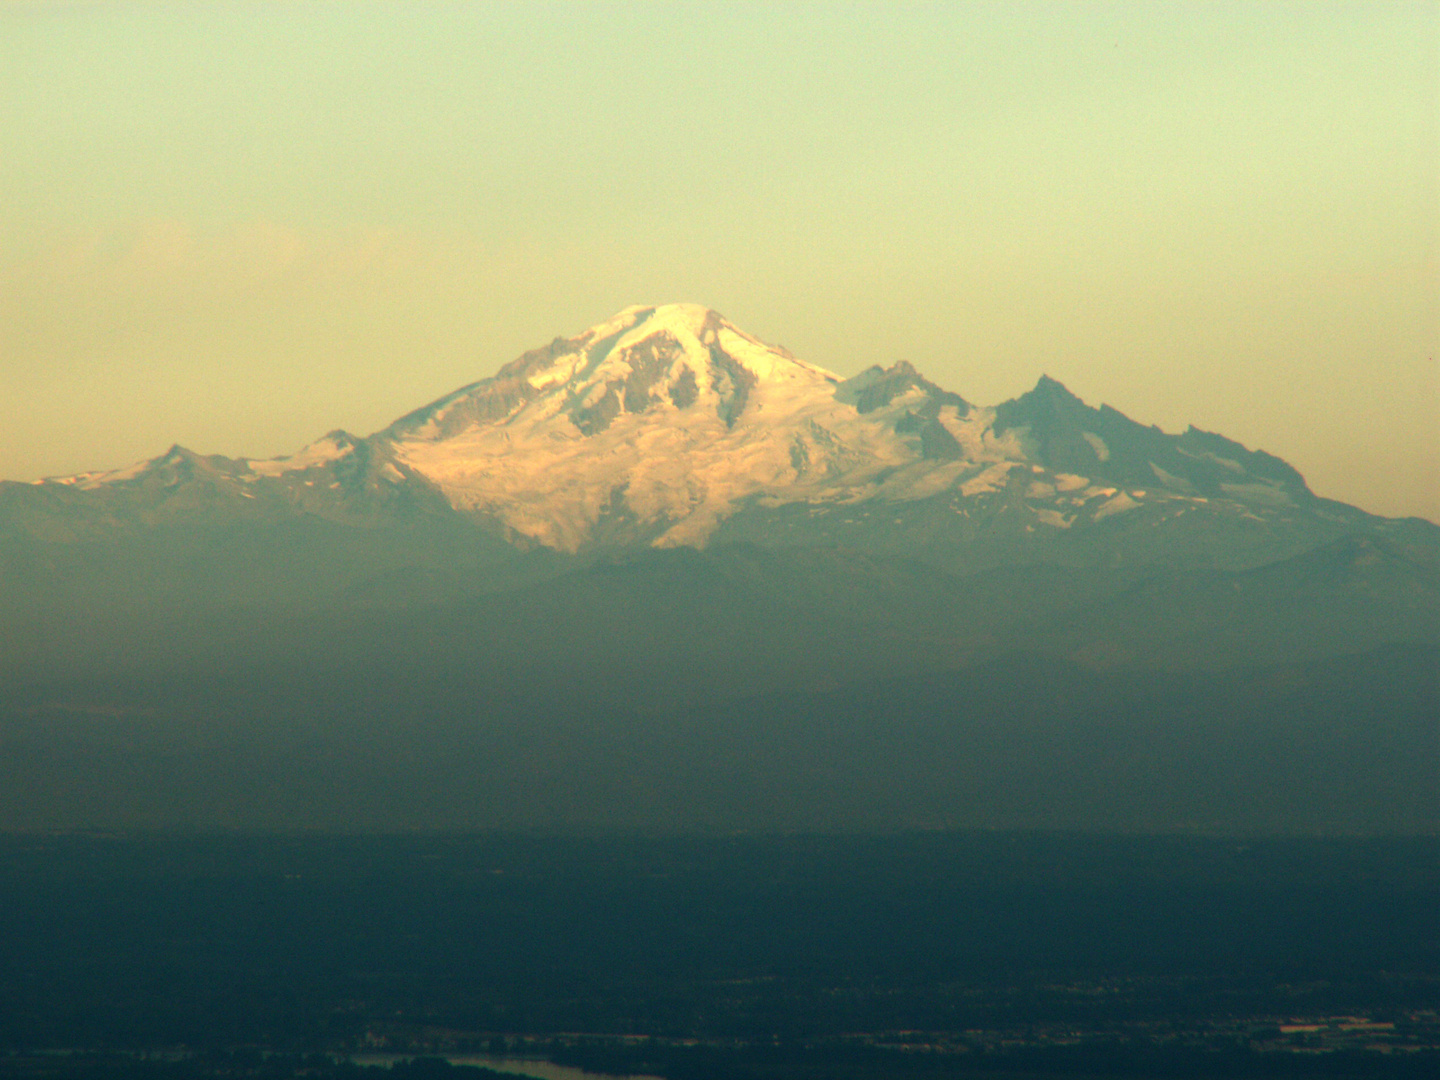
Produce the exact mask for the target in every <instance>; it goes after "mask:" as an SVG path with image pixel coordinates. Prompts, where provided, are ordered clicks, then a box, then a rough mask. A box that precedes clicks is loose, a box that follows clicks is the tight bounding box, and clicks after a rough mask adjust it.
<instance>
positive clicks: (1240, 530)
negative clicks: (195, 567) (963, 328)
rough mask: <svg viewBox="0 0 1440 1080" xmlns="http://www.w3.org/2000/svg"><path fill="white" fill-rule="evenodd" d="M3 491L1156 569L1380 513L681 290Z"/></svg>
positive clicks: (590, 543) (609, 537) (1253, 467)
mask: <svg viewBox="0 0 1440 1080" xmlns="http://www.w3.org/2000/svg"><path fill="white" fill-rule="evenodd" d="M7 487H8V488H9V490H7V491H5V492H4V506H5V509H6V510H7V511H9V514H8V516H9V519H10V520H9V525H10V528H11V529H12V530H13V529H15V528H16V527H17V525H16V523H17V521H19V522H20V525H19V527H21V528H24V519H25V518H26V517H27V516H28V517H30V518H31V519H32V521H34V522H35V524H33V525H32V526H31V527H32V528H34V529H41V530H49V531H51V532H55V531H59V532H61V533H62V534H63V533H65V532H66V531H67V530H73V532H74V533H75V534H77V535H83V534H93V533H94V532H95V531H96V530H103V529H107V528H114V527H117V526H124V525H136V526H153V525H156V524H161V523H167V522H181V521H196V520H201V519H204V518H207V517H211V518H213V517H216V516H231V517H234V518H237V519H240V520H247V521H249V520H257V519H263V518H276V517H284V516H287V515H297V514H299V515H312V516H316V517H319V518H323V519H326V520H330V521H336V522H341V523H346V524H373V523H376V522H380V521H395V520H413V519H416V518H424V517H430V518H432V519H434V518H443V517H454V518H457V519H460V520H464V521H465V522H466V523H468V524H472V525H474V526H477V527H479V528H480V529H482V530H484V531H487V532H489V533H490V534H492V535H495V536H498V537H501V538H503V539H504V540H505V541H506V542H508V543H510V544H512V545H516V546H519V547H522V548H523V547H532V546H543V547H547V548H551V549H554V550H557V551H562V552H566V553H571V554H574V553H578V552H583V551H591V550H598V549H606V548H612V549H613V548H617V547H633V546H637V545H648V546H654V547H673V546H681V545H684V546H693V547H704V546H706V545H707V544H710V543H713V542H717V541H723V540H727V539H744V540H752V541H756V542H760V543H767V544H774V543H797V542H798V543H806V542H811V543H813V542H842V543H847V544H849V543H853V544H857V545H859V546H862V547H870V546H877V545H878V546H880V547H882V548H889V549H893V548H894V547H895V546H896V545H897V544H899V545H901V546H907V545H908V546H911V547H914V546H916V545H921V546H924V547H925V548H927V549H929V550H930V552H931V554H932V555H938V556H939V557H941V558H942V559H943V558H945V557H947V556H948V557H950V558H954V557H955V555H956V554H957V552H959V551H960V550H961V549H967V548H968V549H970V550H971V551H972V552H979V551H982V550H985V551H991V549H993V548H994V546H995V545H994V544H993V542H992V543H991V545H990V548H987V547H986V541H987V540H990V541H993V540H994V539H995V537H993V536H988V535H987V534H993V533H996V532H997V531H998V534H999V537H1000V538H1001V543H1002V545H1003V546H1005V547H1010V546H1011V545H1013V544H1014V543H1016V542H1025V541H1026V537H1025V534H1039V535H1040V536H1041V537H1044V536H1047V535H1051V536H1053V535H1054V534H1059V533H1062V532H1066V531H1071V530H1074V531H1075V532H1076V533H1077V534H1084V535H1086V536H1088V535H1089V534H1090V533H1092V532H1093V531H1094V530H1095V529H1096V528H1103V529H1104V530H1105V531H1104V533H1103V534H1102V535H1103V544H1104V546H1105V547H1106V548H1107V551H1106V553H1105V555H1104V557H1105V558H1113V557H1114V554H1115V552H1116V550H1119V549H1120V548H1125V547H1126V546H1127V545H1129V546H1130V547H1135V548H1136V550H1137V552H1143V553H1142V554H1140V555H1139V557H1141V558H1142V559H1153V558H1157V557H1160V556H1158V555H1157V554H1156V551H1157V550H1158V549H1157V546H1156V545H1153V544H1150V543H1148V541H1149V536H1146V537H1144V538H1143V540H1142V541H1141V542H1140V543H1139V544H1138V545H1137V544H1135V543H1133V541H1134V540H1136V539H1137V538H1134V537H1129V536H1126V535H1124V534H1128V533H1133V532H1135V531H1137V530H1138V531H1139V532H1141V533H1153V530H1154V529H1155V527H1157V526H1160V525H1165V526H1167V528H1166V529H1165V532H1166V533H1167V535H1168V534H1173V535H1175V536H1183V537H1185V541H1184V542H1185V543H1186V544H1187V545H1188V546H1189V547H1190V548H1193V549H1194V550H1193V552H1189V553H1187V554H1186V555H1185V556H1184V557H1188V558H1205V559H1210V560H1213V561H1215V562H1216V563H1217V564H1220V565H1236V566H1241V565H1256V564H1258V563H1260V562H1263V561H1267V560H1269V559H1271V558H1274V557H1276V556H1278V555H1282V554H1293V553H1295V552H1298V551H1300V550H1304V549H1306V548H1308V547H1310V546H1313V544H1314V543H1316V542H1320V541H1323V540H1329V539H1333V538H1335V537H1336V536H1339V535H1341V534H1342V533H1343V532H1344V531H1345V530H1346V529H1348V528H1351V527H1353V526H1354V525H1356V524H1357V523H1359V522H1364V521H1367V520H1368V521H1369V523H1370V524H1371V525H1377V524H1378V522H1376V521H1375V520H1374V519H1367V518H1366V515H1363V514H1361V513H1360V512H1359V511H1356V510H1354V509H1353V508H1350V507H1345V506H1342V505H1340V504H1336V503H1332V502H1328V501H1326V500H1322V499H1318V498H1316V497H1315V496H1314V495H1313V494H1312V493H1311V492H1310V490H1309V489H1308V488H1307V487H1306V485H1305V482H1304V480H1303V478H1302V477H1301V476H1300V475H1299V474H1298V473H1297V472H1296V471H1295V470H1294V469H1292V468H1290V467H1289V466H1288V465H1286V464H1285V463H1284V462H1282V461H1280V460H1279V459H1278V458H1274V457H1271V456H1270V455H1268V454H1265V453H1261V452H1255V451H1249V450H1246V449H1245V448H1244V447H1242V446H1240V445H1239V444H1237V443H1234V442H1232V441H1230V440H1228V439H1226V438H1224V437H1222V436H1219V435H1213V434H1210V433H1207V432H1202V431H1199V430H1196V429H1194V428H1191V429H1189V430H1187V431H1185V432H1184V433H1182V434H1180V435H1167V434H1165V433H1163V432H1161V431H1160V430H1159V429H1157V428H1153V427H1144V426H1142V425H1140V424H1137V423H1135V422H1133V421H1131V420H1129V419H1128V418H1126V417H1125V416H1123V415H1122V414H1120V413H1118V412H1116V411H1115V410H1113V409H1111V408H1109V407H1108V406H1104V407H1101V408H1099V409H1094V408H1091V407H1089V406H1087V405H1086V404H1084V403H1083V402H1081V401H1080V400H1079V399H1078V398H1076V397H1075V396H1074V395H1072V394H1070V393H1069V392H1068V391H1067V390H1066V389H1065V388H1064V387H1063V386H1061V385H1060V384H1059V383H1058V382H1055V381H1054V380H1052V379H1049V378H1043V379H1041V380H1040V382H1039V383H1038V384H1037V385H1036V387H1035V389H1033V390H1032V391H1030V392H1029V393H1027V394H1024V395H1022V396H1021V397H1019V398H1017V399H1015V400H1013V401H1008V402H1005V403H1004V404H1002V405H1000V406H998V407H996V408H985V407H980V406H976V405H972V404H970V403H969V402H967V401H966V400H965V399H964V398H962V397H960V396H959V395H958V394H954V393H951V392H948V391H945V390H942V389H941V388H940V387H938V386H936V385H935V384H934V383H931V382H929V381H928V380H926V379H925V378H923V377H922V376H921V375H920V374H919V373H918V372H916V371H915V370H914V368H912V367H911V366H910V365H909V364H906V363H904V362H900V363H897V364H895V365H893V366H891V367H890V368H881V367H879V366H876V367H872V368H869V369H868V370H866V371H863V372H861V373H860V374H859V375H857V376H855V377H854V378H851V379H841V378H840V377H839V376H837V375H834V374H832V373H830V372H828V371H826V370H824V369H823V368H820V367H817V366H816V365H814V364H810V363H807V362H805V361H803V360H800V359H797V358H796V357H794V356H791V355H790V354H789V353H788V352H786V351H785V350H783V349H778V348H774V347H771V346H767V345H765V344H763V343H761V342H760V341H758V340H756V339H755V338H753V337H751V336H750V335H748V334H746V333H744V332H743V331H741V330H739V329H737V328H736V327H735V326H733V325H732V324H730V323H729V322H727V321H726V320H725V319H724V318H722V317H721V316H720V315H718V314H716V313H715V312H713V311H709V310H706V309H705V308H702V307H698V306H695V305H689V304H672V305H667V306H664V307H658V308H639V307H637V308H628V309H626V310H625V311H622V312H620V313H619V314H618V315H616V316H615V317H614V318H612V319H610V320H608V321H606V322H604V323H601V324H599V325H598V326H594V327H592V328H590V329H589V330H587V331H585V332H584V333H583V334H580V335H579V336H577V337H573V338H557V339H555V340H554V341H553V342H551V343H550V344H549V345H548V346H546V347H544V348H541V349H536V350H534V351H532V352H529V353H526V354H525V355H524V356H522V357H520V358H519V359H518V360H515V361H514V362H512V363H510V364H507V365H505V366H504V367H502V368H501V369H500V370H499V372H497V373H496V374H495V375H494V376H492V377H490V378H487V379H482V380H480V381H479V382H476V383H473V384H471V385H469V386H465V387H462V388H460V389H459V390H456V391H455V392H453V393H451V394H447V395H446V396H445V397H442V398H440V399H439V400H438V401H435V402H432V403H431V404H429V405H426V406H424V407H423V408H420V409H417V410H415V411H413V412H411V413H408V414H407V415H405V416H403V417H401V418H400V419H398V420H396V421H395V422H394V423H393V424H391V425H390V426H389V427H387V428H385V429H384V430H383V431H380V432H377V433H375V434H374V435H371V436H369V437H368V438H358V437H356V436H353V435H350V434H348V433H346V432H343V431H333V432H331V433H329V434H328V435H326V436H325V437H323V438H321V439H319V440H317V441H316V442H314V443H312V444H311V445H309V446H307V447H305V448H304V449H302V450H301V451H299V452H298V453H296V454H293V455H291V456H289V457H282V458H275V459H271V460H250V459H240V460H230V459H226V458H222V457H218V456H211V457H202V456H200V455H197V454H194V453H191V452H190V451H188V450H185V449H183V448H181V447H178V446H177V447H173V448H171V450H170V451H168V452H167V453H166V454H163V455H161V456H160V457H157V458H154V459H152V460H150V461H146V462H141V463H139V464H137V465H134V466H131V467H129V468H127V469H121V470H117V471H114V472H108V473H87V474H82V475H79V476H72V477H63V478H59V479H54V480H47V481H42V482H40V483H38V484H36V485H32V487H33V488H34V489H38V490H33V491H26V490H24V489H17V488H16V487H15V486H13V485H7ZM1187 518H1188V519H1189V520H1186V519H1187ZM1107 521H1108V522H1110V524H1108V525H1104V524H1103V523H1105V522H1107ZM42 523H43V524H42ZM1202 523H1203V524H1202ZM877 526H878V531H879V532H881V533H883V534H884V536H883V537H874V536H871V535H869V534H871V533H874V532H876V531H877ZM1216 531H1219V532H1220V533H1222V534H1223V535H1222V536H1210V535H1209V534H1213V533H1215V532H1216ZM1207 537H1208V539H1207ZM977 545H978V546H977ZM1059 547H1060V548H1063V549H1066V551H1065V553H1064V554H1063V555H1059V556H1058V557H1062V558H1072V559H1073V558H1079V559H1082V560H1083V559H1085V558H1094V557H1095V554H1094V552H1093V551H1091V552H1088V553H1087V552H1086V551H1085V549H1086V544H1084V543H1083V542H1081V543H1070V544H1063V545H1060V546H1059ZM947 549H948V550H947ZM989 557H991V558H993V551H991V554H990V556H989ZM1049 557H1052V558H1053V557H1057V556H1056V555H1053V554H1052V555H1051V556H1049ZM981 561H983V558H982V560H981Z"/></svg>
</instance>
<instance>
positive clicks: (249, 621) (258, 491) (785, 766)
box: [0, 305, 1440, 831]
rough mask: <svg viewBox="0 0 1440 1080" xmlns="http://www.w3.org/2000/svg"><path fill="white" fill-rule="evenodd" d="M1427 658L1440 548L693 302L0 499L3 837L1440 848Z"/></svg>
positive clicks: (4, 493)
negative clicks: (1070, 835)
mask: <svg viewBox="0 0 1440 1080" xmlns="http://www.w3.org/2000/svg"><path fill="white" fill-rule="evenodd" d="M1437 668H1440V527H1437V526H1435V525H1433V524H1431V523H1429V522H1425V521H1421V520H1418V519H1407V520H1391V519H1384V518H1378V517H1374V516H1372V515H1369V514H1366V513H1364V512H1363V511H1361V510H1358V509H1356V508H1354V507H1350V506H1346V505H1343V504H1340V503H1336V502H1332V501H1330V500H1326V499H1322V498H1319V497H1317V496H1315V495H1314V494H1313V493H1312V492H1311V491H1310V490H1309V488H1308V487H1307V486H1306V484H1305V482H1304V479H1303V478H1302V477H1301V476H1300V475H1299V474H1298V473H1297V472H1296V471H1295V470H1294V469H1293V468H1291V467H1290V466H1289V465H1287V464H1285V462H1283V461H1281V460H1280V459H1278V458H1276V457H1273V456H1271V455H1269V454H1266V453H1263V452H1260V451H1252V450H1248V449H1246V448H1245V447H1243V446H1241V445H1239V444H1238V443H1235V442H1233V441H1231V440H1229V439H1226V438H1224V437H1223V436H1220V435H1215V434H1211V433H1207V432H1203V431H1199V430H1196V429H1194V428H1190V429H1188V430H1186V431H1184V432H1182V433H1180V434H1178V435H1172V434H1167V433H1165V432H1162V431H1160V430H1159V429H1158V428H1154V427H1147V426H1145V425H1143V424H1140V423H1137V422H1135V421H1133V420H1131V419H1129V418H1127V417H1125V416H1123V415H1122V414H1120V413H1119V412H1117V411H1115V410H1114V409H1111V408H1109V407H1107V406H1101V407H1099V408H1094V407H1092V406H1090V405H1087V404H1086V403H1084V402H1082V401H1080V400H1079V399H1078V398H1076V397H1075V396H1074V395H1073V394H1071V393H1070V392H1069V391H1067V390H1066V389H1065V387H1063V386H1062V385H1060V384H1059V383H1058V382H1056V381H1054V380H1053V379H1049V378H1042V379H1041V380H1040V382H1039V383H1038V384H1037V385H1036V386H1035V388H1034V389H1033V390H1031V391H1030V392H1028V393H1026V394H1023V395H1021V396H1020V397H1019V398H1016V399H1014V400H1012V401H1007V402H1004V403H1002V404H1000V405H997V406H994V407H986V406H980V405H976V404H974V403H971V402H969V401H967V400H966V399H964V398H963V397H961V396H959V395H958V394H956V393H953V392H950V391H947V390H944V389H942V388H940V387H939V386H937V385H935V384H934V383H932V382H930V381H928V380H927V379H925V378H924V377H923V376H922V375H921V374H920V373H919V372H917V371H915V370H914V368H912V367H911V366H910V365H908V364H905V363H897V364H894V365H892V366H890V367H888V368H882V367H879V366H876V367H872V368H870V369H868V370H866V371H863V372H861V373H860V374H858V375H856V376H855V377H853V378H849V379H844V378H841V377H839V376H838V375H835V374H833V373H831V372H828V371H826V370H824V369H823V368H820V367H817V366H816V365H814V364H811V363H807V362H805V361H803V360H800V359H797V358H796V357H794V356H791V355H790V354H789V353H788V352H786V351H785V350H783V349H779V348H775V347H771V346H768V345H765V344H764V343H762V342H760V341H758V340H756V339H755V338H753V337H751V336H750V335H748V334H746V333H744V332H743V331H741V330H739V329H738V328H736V327H735V326H733V325H732V324H730V323H729V322H727V321H726V320H725V319H723V318H722V317H721V316H719V315H717V314H716V313H714V312H712V311H709V310H706V309H704V308H701V307H697V306H694V305H669V306H664V307H657V308H638V307H637V308H628V309H626V310H625V311H622V312H620V313H619V314H618V315H616V316H615V317H614V318H612V319H610V320H608V321H606V322H604V323H601V324H599V325H598V326H595V327H592V328H591V329H589V330H587V331H585V332H584V333H582V334H580V335H578V336H576V337H571V338H557V339H555V340H554V341H553V342H551V343H550V344H549V345H548V346H545V347H543V348H540V349H536V350H534V351H532V352H529V353H526V354H525V355H524V356H521V357H520V358H519V359H517V360H515V361H513V362H512V363H510V364H507V365H506V366H504V367H502V368H500V370H499V371H498V372H497V373H496V374H495V375H494V376H492V377H489V378H485V379H481V380H480V381H478V382H475V383H472V384H470V385H468V386H464V387H461V388H460V389H458V390H456V391H454V392H453V393H451V394H448V395H446V396H445V397H442V398H440V399H439V400H437V401H435V402H432V403H431V404H429V405H426V406H424V407H422V408H420V409H416V410H414V411H412V412H410V413H407V414H405V415H404V416H402V417H400V418H399V419H398V420H396V421H395V422H394V423H392V424H390V425H389V426H388V427H386V428H384V429H383V430H381V431H378V432H375V433H374V434H372V435H369V436H367V437H360V436H356V435H352V434H350V433H347V432H344V431H332V432H330V433H329V434H327V435H325V436H324V437H322V438H321V439H318V440H317V441H315V442H314V443H312V444H311V445H309V446H307V447H305V448H303V449H302V450H300V451H299V452H297V453H295V454H292V455H290V456H288V457H281V458H274V459H266V460H257V459H229V458H224V457H220V456H203V455H199V454H195V453H193V452H191V451H189V450H186V449H184V448H182V447H178V446H176V447H172V448H171V449H170V450H169V451H167V452H166V453H164V454H162V455H160V456H158V457H156V458H153V459H151V460H149V461H145V462H141V463H139V464H137V465H134V466H132V467H130V468H127V469H122V470H116V471H112V472H100V473H86V474H82V475H78V476H71V477H63V478H55V479H50V480H46V481H42V482H39V483H33V484H19V483H0V749H3V751H4V753H3V754H0V773H3V775H4V776H5V777H6V779H5V791H6V792H7V793H8V794H6V795H5V796H4V797H3V798H0V827H7V825H8V826H13V827H27V828H28V827H62V826H63V827H74V826H95V825H115V824H129V825H137V824H138V825H147V826H157V827H167V828H168V827H178V826H187V827H207V828H208V827H238V826H242V825H246V824H248V825H251V826H255V827H277V826H287V825H288V826H292V827H293V826H298V827H325V828H342V829H350V828H361V827H367V828H368V827H380V828H417V827H439V826H442V825H443V826H445V827H455V826H466V827H471V826H480V827H487V828H488V827H513V826H521V827H555V828H596V827H605V828H608V827H618V828H647V829H652V828H662V829H664V828H673V829H691V828H719V829H725V828H738V827H745V828H830V827H846V828H895V827H914V826H917V825H933V824H947V825H956V824H960V825H964V824H971V825H977V824H983V825H987V826H989V825H996V824H1007V823H1008V824H1012V825H1014V824H1023V825H1027V826H1029V825H1042V826H1045V827H1052V826H1056V825H1063V824H1065V823H1067V822H1068V823H1070V824H1071V825H1073V826H1075V827H1105V828H1113V827H1125V828H1145V829H1173V828H1182V827H1205V828H1217V829H1226V828H1231V829H1233V828H1241V829H1262V830H1265V829H1272V830H1273V829H1278V830H1282V831H1284V830H1296V829H1299V830H1302V831H1303V830H1306V829H1325V830H1334V829H1345V828H1352V827H1353V828H1382V829H1390V830H1394V829H1399V830H1402V831H1407V830H1408V831H1414V830H1420V831H1433V830H1434V829H1437V828H1440V806H1437V804H1436V801H1435V798H1434V790H1433V785H1432V784H1428V783H1427V782H1426V779H1425V778H1427V777H1430V778H1433V776H1434V775H1436V774H1437V773H1440V725H1437V723H1436V721H1435V717H1436V716H1440V699H1437V689H1436V682H1435V678H1434V673H1435V671H1436V670H1437ZM1097 747H1100V748H1104V747H1108V748H1109V749H1106V750H1098V749H1096V748H1097ZM1097 754H1098V755H1099V756H1098V757H1097ZM1197 770H1198V771H1197ZM1157 777H1158V778H1168V779H1163V780H1162V779H1157ZM1207 791H1208V792H1210V793H1211V794H1210V796H1207V795H1206V792H1207ZM1207 798H1209V799H1210V801H1209V802H1207V801H1206V800H1207ZM1127 807H1129V808H1130V810H1127V809H1126V808H1127ZM1127 813H1128V814H1129V817H1127V816H1126V815H1127Z"/></svg>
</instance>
